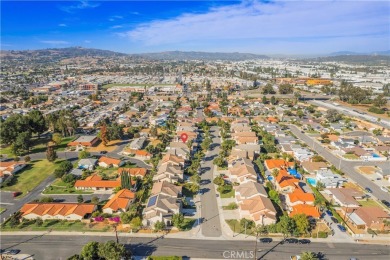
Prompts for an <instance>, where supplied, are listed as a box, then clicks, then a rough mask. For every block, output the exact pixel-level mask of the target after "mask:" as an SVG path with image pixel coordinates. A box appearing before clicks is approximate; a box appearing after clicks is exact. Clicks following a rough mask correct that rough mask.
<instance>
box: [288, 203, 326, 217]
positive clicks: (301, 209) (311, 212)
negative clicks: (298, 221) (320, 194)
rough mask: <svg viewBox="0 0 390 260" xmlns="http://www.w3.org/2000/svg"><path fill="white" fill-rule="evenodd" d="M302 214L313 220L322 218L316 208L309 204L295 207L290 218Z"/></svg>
mask: <svg viewBox="0 0 390 260" xmlns="http://www.w3.org/2000/svg"><path fill="white" fill-rule="evenodd" d="M302 213H303V214H305V215H306V216H308V217H313V218H319V217H320V216H321V214H320V212H319V211H318V209H317V208H316V207H314V206H312V205H308V204H298V205H295V206H293V207H292V210H291V212H290V214H289V216H290V217H294V216H295V215H297V214H302Z"/></svg>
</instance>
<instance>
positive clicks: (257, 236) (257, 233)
mask: <svg viewBox="0 0 390 260" xmlns="http://www.w3.org/2000/svg"><path fill="white" fill-rule="evenodd" d="M258 239H259V231H258V230H256V242H255V258H254V260H256V259H257V240H258Z"/></svg>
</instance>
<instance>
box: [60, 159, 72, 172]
mask: <svg viewBox="0 0 390 260" xmlns="http://www.w3.org/2000/svg"><path fill="white" fill-rule="evenodd" d="M58 169H59V170H61V171H63V172H64V173H68V172H69V171H70V170H72V169H73V164H72V163H71V162H70V161H62V162H61V163H60V166H59V167H58Z"/></svg>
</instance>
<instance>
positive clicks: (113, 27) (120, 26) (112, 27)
mask: <svg viewBox="0 0 390 260" xmlns="http://www.w3.org/2000/svg"><path fill="white" fill-rule="evenodd" d="M110 28H111V29H119V28H123V26H122V25H114V26H111V27H110Z"/></svg>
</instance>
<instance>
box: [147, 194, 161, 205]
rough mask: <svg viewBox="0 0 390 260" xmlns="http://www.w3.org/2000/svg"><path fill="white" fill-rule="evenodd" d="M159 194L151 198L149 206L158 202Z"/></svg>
mask: <svg viewBox="0 0 390 260" xmlns="http://www.w3.org/2000/svg"><path fill="white" fill-rule="evenodd" d="M157 196H158V195H156V196H153V197H150V198H149V202H148V206H147V207H151V206H153V205H154V204H156V201H157Z"/></svg>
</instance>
